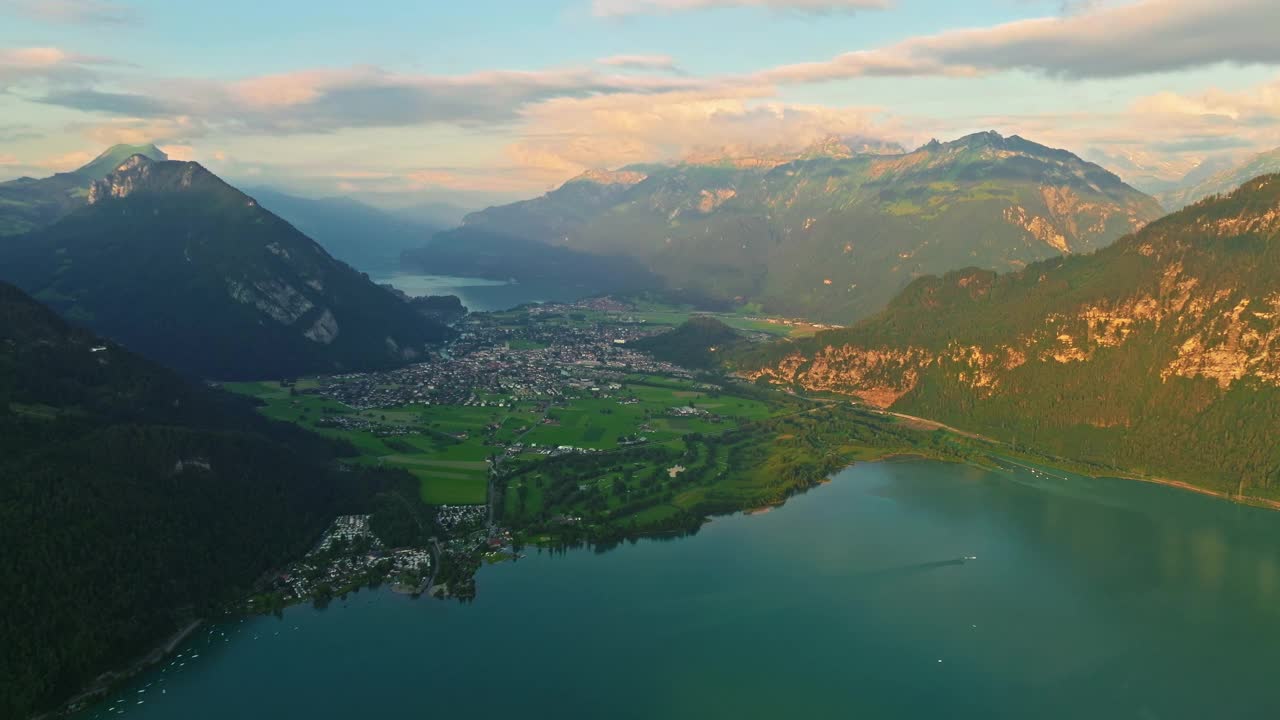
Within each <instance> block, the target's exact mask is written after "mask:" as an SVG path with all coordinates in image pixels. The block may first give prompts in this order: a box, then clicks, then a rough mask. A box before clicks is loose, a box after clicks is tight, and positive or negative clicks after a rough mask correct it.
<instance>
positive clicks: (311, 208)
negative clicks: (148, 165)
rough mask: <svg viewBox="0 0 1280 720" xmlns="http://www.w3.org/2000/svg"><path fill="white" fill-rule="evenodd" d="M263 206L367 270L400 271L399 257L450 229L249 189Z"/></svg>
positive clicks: (338, 202)
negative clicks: (441, 231) (445, 229)
mask: <svg viewBox="0 0 1280 720" xmlns="http://www.w3.org/2000/svg"><path fill="white" fill-rule="evenodd" d="M247 192H249V193H250V194H251V195H252V196H253V197H254V198H255V199H256V200H257V201H258V202H259V203H261V204H262V207H264V208H266V209H267V210H270V211H271V212H273V213H275V214H277V215H279V216H280V217H282V218H284V219H285V220H288V221H289V222H290V223H291V224H292V225H293V226H294V227H296V228H298V229H299V230H301V231H302V232H304V233H306V234H307V235H308V236H310V237H311V238H312V239H314V240H315V241H316V242H318V243H320V245H321V246H322V247H324V249H325V250H327V251H329V254H330V255H333V256H334V257H335V258H337V259H339V260H341V261H343V262H345V263H347V264H348V265H351V266H352V267H354V268H356V269H358V270H361V271H363V272H369V273H377V272H386V271H391V270H396V269H398V268H399V267H400V253H402V252H404V251H405V250H407V249H409V248H415V247H421V246H423V245H425V244H426V243H427V240H429V239H430V238H431V236H432V235H434V234H435V233H437V232H439V231H440V230H442V229H444V228H445V227H447V225H446V224H445V223H439V224H433V223H429V222H426V221H418V220H410V219H409V218H408V217H407V216H406V215H402V214H399V213H395V212H391V211H387V210H381V209H379V208H375V207H373V206H371V205H366V204H364V203H362V202H360V201H358V200H353V199H351V198H346V197H333V198H321V199H311V198H303V197H297V196H294V195H289V194H287V193H284V192H281V191H279V190H274V189H271V188H253V189H250V190H248V191H247Z"/></svg>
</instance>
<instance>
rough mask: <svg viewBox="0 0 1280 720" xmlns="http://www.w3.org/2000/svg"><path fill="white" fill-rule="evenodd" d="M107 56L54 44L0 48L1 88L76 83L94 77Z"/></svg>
mask: <svg viewBox="0 0 1280 720" xmlns="http://www.w3.org/2000/svg"><path fill="white" fill-rule="evenodd" d="M114 64H116V63H115V62H114V61H112V60H110V59H108V58H102V57H94V56H90V55H80V54H77V53H70V52H67V51H65V50H63V49H61V48H57V47H22V48H0V92H6V91H9V90H11V89H14V88H18V87H26V86H37V87H40V86H58V87H63V86H76V85H84V84H87V83H90V82H93V81H94V80H95V79H97V72H96V70H95V68H96V67H98V66H103V65H114Z"/></svg>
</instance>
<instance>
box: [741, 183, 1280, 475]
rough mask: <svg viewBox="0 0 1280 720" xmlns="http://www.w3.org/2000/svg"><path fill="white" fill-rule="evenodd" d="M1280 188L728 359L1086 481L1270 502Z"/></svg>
mask: <svg viewBox="0 0 1280 720" xmlns="http://www.w3.org/2000/svg"><path fill="white" fill-rule="evenodd" d="M1276 267H1280V176H1275V175H1272V176H1265V177H1261V178H1258V179H1255V180H1252V181H1250V182H1249V183H1246V184H1245V185H1244V186H1243V187H1242V188H1241V189H1240V190H1238V191H1237V192H1235V193H1233V194H1231V195H1229V196H1226V197H1215V198H1211V199H1209V200H1206V201H1204V202H1202V203H1199V204H1197V205H1194V206H1192V207H1190V208H1187V209H1186V210H1184V211H1182V212H1179V213H1176V214H1174V215H1170V216H1168V217H1166V218H1163V219H1161V220H1159V221H1157V222H1154V223H1152V224H1150V225H1148V226H1147V227H1146V228H1144V229H1143V230H1142V231H1141V232H1138V233H1136V234H1134V235H1132V236H1129V237H1126V238H1124V239H1122V240H1121V241H1119V242H1117V243H1116V244H1114V245H1112V246H1111V247H1108V248H1106V249H1104V250H1101V251H1098V252H1096V253H1094V254H1091V255H1083V256H1073V257H1068V258H1059V259H1054V260H1048V261H1045V262H1041V263H1037V264H1035V265H1031V266H1029V267H1027V268H1026V269H1024V270H1022V271H1018V272H1013V273H1006V274H1003V275H1001V274H996V273H992V272H988V271H982V270H975V269H970V270H964V271H959V272H953V273H950V274H948V275H946V276H944V277H941V278H938V277H930V278H923V279H921V280H918V281H916V282H915V283H913V284H912V285H911V286H910V287H909V288H907V289H906V290H905V291H904V292H903V293H902V294H900V295H899V296H898V297H897V298H896V299H895V300H894V301H893V303H891V304H890V306H889V307H888V308H887V309H886V310H885V311H883V312H882V313H880V314H878V315H876V316H875V317H873V318H870V319H868V320H866V321H864V322H863V323H861V324H859V325H857V326H855V327H852V328H848V329H844V330H839V331H832V332H827V333H822V334H819V335H818V336H816V337H815V338H813V339H810V340H805V341H800V342H795V343H787V344H779V345H775V346H773V347H771V348H768V349H767V350H763V351H756V352H754V353H753V354H752V355H751V356H750V357H746V358H742V359H741V363H742V365H741V367H742V368H743V370H744V372H746V374H748V375H749V376H751V377H756V378H765V379H768V380H771V381H774V382H778V383H784V384H794V385H798V386H801V387H804V388H808V389H810V390H822V391H833V392H837V393H845V394H849V395H854V396H857V397H860V398H862V399H863V400H864V401H866V402H868V403H871V404H875V405H878V406H882V407H891V408H893V409H894V410H897V411H901V412H904V413H908V414H913V415H918V416H922V417H928V418H933V419H937V420H940V421H942V422H945V423H948V424H952V425H954V426H957V427H961V428H964V429H967V430H971V431H975V432H979V433H982V434H986V435H989V436H991V437H995V438H998V439H1001V440H1005V441H1009V442H1015V443H1017V444H1019V445H1024V446H1029V447H1034V448H1036V449H1038V450H1041V451H1044V452H1048V453H1052V454H1056V455H1059V456H1063V457H1070V458H1078V459H1081V460H1083V461H1086V462H1091V463H1095V464H1097V465H1098V466H1099V467H1101V468H1104V469H1105V468H1113V467H1118V468H1123V469H1125V470H1129V471H1136V472H1140V473H1145V474H1149V475H1155V476H1164V477H1173V478H1176V479H1178V480H1182V481H1187V482H1191V483H1194V484H1196V485H1199V486H1202V487H1205V488H1211V489H1213V490H1216V491H1221V492H1230V493H1244V494H1250V495H1259V496H1264V497H1273V498H1274V497H1280V492H1278V491H1280V445H1277V443H1276V442H1275V438H1276V437H1277V436H1280V275H1277V273H1276V272H1275V269H1276Z"/></svg>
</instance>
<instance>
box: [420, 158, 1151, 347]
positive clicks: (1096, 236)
mask: <svg viewBox="0 0 1280 720" xmlns="http://www.w3.org/2000/svg"><path fill="white" fill-rule="evenodd" d="M870 150H871V151H870V152H855V151H851V150H849V149H848V148H847V147H845V146H842V145H839V144H838V143H835V144H833V143H826V144H823V145H822V146H820V147H817V148H815V149H814V151H813V152H809V153H804V154H802V155H801V156H800V157H799V158H795V159H792V160H790V161H788V162H782V163H781V164H768V163H766V164H763V165H761V164H759V163H747V164H743V163H733V162H728V161H719V162H706V163H702V164H694V163H686V164H682V165H678V166H675V167H666V166H652V165H645V166H636V167H630V168H624V169H623V170H621V171H618V172H607V173H606V172H595V173H588V174H586V175H584V176H582V177H580V178H577V179H575V180H572V181H570V182H568V183H566V184H565V185H564V186H563V187H561V188H559V189H557V190H555V191H553V192H550V193H548V194H547V195H545V196H543V197H540V198H536V199H533V200H529V201H525V202H520V203H515V204H512V205H505V206H502V207H496V208H490V209H488V210H484V211H482V212H478V213H473V214H472V215H470V216H468V217H467V219H466V222H465V224H464V226H463V227H462V228H459V229H457V230H454V231H451V232H449V233H444V234H441V235H439V236H437V237H436V238H435V239H434V240H433V242H432V243H431V245H429V246H428V247H427V248H426V249H425V250H424V251H420V253H419V254H418V259H419V260H420V261H422V262H432V261H435V260H437V259H439V258H441V257H448V258H450V259H451V260H452V262H453V267H452V270H451V271H453V272H462V271H463V270H465V269H466V268H465V267H463V265H462V263H460V262H458V260H459V258H465V256H466V254H467V253H468V249H469V247H470V246H472V245H474V244H476V243H477V241H478V239H482V238H492V237H501V238H507V239H511V240H512V242H514V241H516V240H519V241H522V242H524V243H526V244H528V243H533V244H536V245H540V246H543V247H546V246H551V247H555V248H564V249H567V250H572V251H574V252H576V253H580V254H584V255H585V256H587V257H594V258H628V259H632V260H634V261H636V262H638V263H639V264H640V265H641V266H643V267H644V268H645V269H647V270H648V271H650V272H651V273H653V275H654V276H655V279H656V280H657V281H659V282H660V283H661V284H662V285H664V286H665V287H666V288H667V289H669V290H674V291H680V292H684V293H687V294H689V295H691V296H701V297H706V298H710V299H715V300H721V301H728V302H739V303H743V302H758V303H761V304H762V305H763V306H764V308H765V309H766V310H768V311H771V312H775V313H783V314H794V315H804V316H807V317H812V318H816V319H822V320H830V321H835V322H848V321H851V320H854V319H858V318H861V317H865V316H867V315H869V314H871V313H873V312H875V311H877V310H879V309H881V308H883V307H884V305H885V304H886V303H887V302H888V301H889V300H890V299H891V298H892V297H893V296H894V294H895V293H897V292H898V291H900V290H901V289H902V288H903V287H904V286H906V285H907V284H908V283H910V282H911V280H913V279H914V278H916V277H919V276H921V275H924V274H929V273H941V272H946V271H949V270H953V269H956V268H960V267H966V266H978V267H983V268H989V269H996V270H1009V269H1017V268H1021V267H1025V266H1026V265H1027V264H1028V263H1031V262H1035V261H1037V260H1043V259H1046V258H1049V257H1054V256H1057V255H1061V254H1072V253H1084V252H1089V251H1091V250H1095V249H1098V248H1100V247H1105V246H1106V245H1108V244H1109V243H1111V242H1112V241H1114V240H1115V239H1116V238H1118V237H1120V236H1122V235H1124V234H1125V233H1128V232H1132V231H1133V230H1135V229H1137V228H1139V227H1141V226H1142V225H1143V224H1144V223H1146V222H1149V221H1151V220H1154V219H1155V218H1157V217H1159V215H1160V214H1161V210H1160V206H1159V204H1158V203H1157V202H1156V201H1155V200H1154V199H1152V198H1150V197H1148V196H1146V195H1144V194H1142V193H1140V192H1138V191H1137V190H1134V189H1133V188H1131V187H1129V186H1128V185H1125V184H1124V183H1123V182H1122V181H1121V180H1120V179H1119V178H1118V177H1116V176H1115V175H1113V174H1112V173H1110V172H1108V171H1106V170H1104V169H1103V168H1101V167H1099V166H1097V165H1094V164H1092V163H1087V162H1085V161H1083V160H1081V159H1080V158H1078V157H1076V156H1075V155H1072V154H1071V153H1069V152H1066V151H1064V150H1054V149H1051V148H1047V147H1044V146H1042V145H1038V144H1036V143H1033V142H1030V141H1028V140H1024V139H1022V138H1020V137H1017V136H1012V137H1007V138H1006V137H1001V136H1000V135H998V134H996V133H979V134H976V135H971V136H968V137H965V138H961V139H959V140H956V141H954V142H949V143H939V142H936V141H935V142H931V143H929V144H928V145H925V146H923V147H921V148H919V149H918V150H916V151H914V152H910V153H901V152H899V153H892V152H890V154H876V153H883V152H886V150H885V149H883V148H871V149H870ZM474 270H475V271H477V272H484V273H487V274H490V275H493V276H501V277H507V276H514V277H517V278H519V277H520V274H521V267H520V265H519V264H517V263H501V262H499V261H496V260H494V259H493V258H491V257H490V258H484V262H481V261H480V260H477V262H476V263H475V264H474Z"/></svg>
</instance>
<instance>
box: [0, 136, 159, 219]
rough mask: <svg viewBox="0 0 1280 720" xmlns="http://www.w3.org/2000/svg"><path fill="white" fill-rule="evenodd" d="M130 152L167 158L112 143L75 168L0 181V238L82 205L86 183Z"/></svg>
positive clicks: (140, 147)
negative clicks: (49, 175) (39, 175)
mask: <svg viewBox="0 0 1280 720" xmlns="http://www.w3.org/2000/svg"><path fill="white" fill-rule="evenodd" d="M134 155H145V156H146V157H149V158H151V159H152V160H168V159H169V157H168V156H167V155H165V154H164V153H163V152H162V151H161V150H160V149H159V148H157V147H156V146H155V145H116V146H114V147H112V148H109V149H107V150H106V151H105V152H103V153H102V154H101V155H99V156H98V157H96V158H94V160H93V161H92V162H90V163H89V164H88V165H85V166H84V167H82V168H80V169H79V170H75V171H72V172H68V173H58V174H57V175H54V176H52V177H47V178H42V179H38V180H37V179H35V178H18V179H17V180H11V181H9V182H4V183H0V237H3V236H6V235H20V234H22V233H25V232H30V231H32V230H35V229H37V228H42V227H45V226H46V225H49V224H52V223H53V222H54V221H56V220H57V219H58V218H60V217H62V216H64V215H66V214H67V213H69V212H71V211H72V210H75V209H76V208H79V207H81V206H83V205H84V204H85V202H86V200H87V198H88V194H89V185H90V184H91V183H92V182H93V181H95V180H101V179H102V178H104V177H106V176H107V175H109V174H111V172H112V171H114V170H115V169H116V167H118V166H119V165H120V163H122V162H124V161H125V160H127V159H129V158H130V157H132V156H134Z"/></svg>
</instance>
